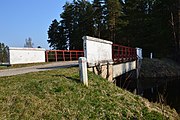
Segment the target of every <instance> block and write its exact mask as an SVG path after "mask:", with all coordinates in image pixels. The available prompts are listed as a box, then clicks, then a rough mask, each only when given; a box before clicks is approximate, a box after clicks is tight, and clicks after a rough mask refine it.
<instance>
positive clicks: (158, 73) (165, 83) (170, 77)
mask: <svg viewBox="0 0 180 120" xmlns="http://www.w3.org/2000/svg"><path fill="white" fill-rule="evenodd" d="M179 84H180V65H179V64H178V63H176V62H174V61H173V60H170V59H148V58H145V59H143V61H142V67H141V71H140V79H139V85H138V86H139V89H140V91H141V92H140V93H141V94H142V96H143V97H145V98H147V99H148V100H149V101H153V102H158V103H160V104H161V103H163V104H166V105H170V106H171V108H175V109H176V111H177V112H178V113H179V114H180V104H179V100H180V97H179V94H180V89H179Z"/></svg>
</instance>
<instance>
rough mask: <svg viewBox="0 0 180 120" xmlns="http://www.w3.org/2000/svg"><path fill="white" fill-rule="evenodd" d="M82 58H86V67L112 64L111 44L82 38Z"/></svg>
mask: <svg viewBox="0 0 180 120" xmlns="http://www.w3.org/2000/svg"><path fill="white" fill-rule="evenodd" d="M83 40H84V56H85V57H86V58H87V62H88V66H89V67H91V66H95V65H97V64H99V63H107V62H112V61H113V60H112V42H110V41H106V40H102V39H98V38H93V37H89V36H84V37H83Z"/></svg>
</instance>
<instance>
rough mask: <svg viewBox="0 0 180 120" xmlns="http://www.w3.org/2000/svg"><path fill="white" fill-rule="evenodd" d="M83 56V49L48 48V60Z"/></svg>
mask: <svg viewBox="0 0 180 120" xmlns="http://www.w3.org/2000/svg"><path fill="white" fill-rule="evenodd" d="M83 56H84V51H83V50H46V62H53V61H55V62H57V61H72V60H78V58H79V57H83Z"/></svg>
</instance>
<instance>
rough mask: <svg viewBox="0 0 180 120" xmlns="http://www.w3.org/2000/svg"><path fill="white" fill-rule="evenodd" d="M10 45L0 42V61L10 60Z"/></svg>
mask: <svg viewBox="0 0 180 120" xmlns="http://www.w3.org/2000/svg"><path fill="white" fill-rule="evenodd" d="M8 57H9V54H8V46H5V44H4V43H0V63H3V62H8Z"/></svg>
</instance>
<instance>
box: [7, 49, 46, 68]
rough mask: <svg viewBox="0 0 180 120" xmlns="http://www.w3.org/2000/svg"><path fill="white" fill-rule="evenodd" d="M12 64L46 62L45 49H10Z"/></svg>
mask: <svg viewBox="0 0 180 120" xmlns="http://www.w3.org/2000/svg"><path fill="white" fill-rule="evenodd" d="M9 59H10V60H9V61H10V64H25V63H38V62H45V49H42V48H15V47H10V48H9Z"/></svg>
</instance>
